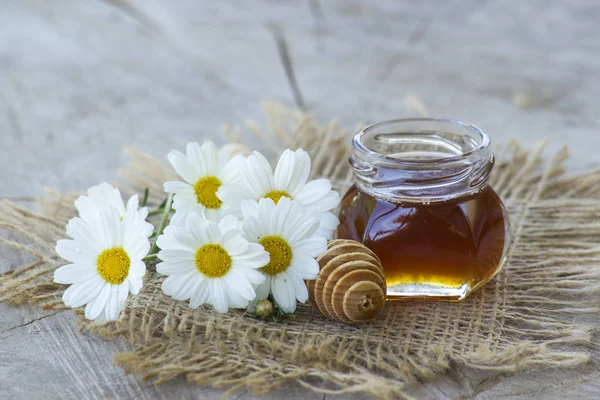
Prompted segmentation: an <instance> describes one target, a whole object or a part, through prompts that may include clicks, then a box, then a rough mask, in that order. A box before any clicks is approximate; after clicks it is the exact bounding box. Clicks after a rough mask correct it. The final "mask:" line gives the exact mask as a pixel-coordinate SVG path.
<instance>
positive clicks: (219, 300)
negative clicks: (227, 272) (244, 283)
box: [210, 279, 229, 313]
mask: <svg viewBox="0 0 600 400" xmlns="http://www.w3.org/2000/svg"><path fill="white" fill-rule="evenodd" d="M210 283H211V285H210V286H211V295H212V296H211V297H212V299H211V300H212V305H213V307H214V308H215V311H217V312H220V313H226V312H227V311H228V310H229V305H228V304H227V292H226V290H225V285H224V282H223V280H222V279H211V282H210Z"/></svg>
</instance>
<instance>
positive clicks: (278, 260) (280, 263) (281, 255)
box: [258, 236, 292, 275]
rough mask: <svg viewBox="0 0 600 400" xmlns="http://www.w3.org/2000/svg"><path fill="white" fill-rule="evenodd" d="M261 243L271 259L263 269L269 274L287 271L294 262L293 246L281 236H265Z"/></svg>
mask: <svg viewBox="0 0 600 400" xmlns="http://www.w3.org/2000/svg"><path fill="white" fill-rule="evenodd" d="M258 243H260V244H261V245H262V246H263V247H264V248H265V251H267V252H268V253H269V256H270V261H269V263H268V264H267V265H265V266H264V267H262V268H261V270H262V271H263V272H265V273H267V274H269V275H277V274H278V273H280V272H283V271H285V270H286V269H287V268H288V267H289V266H290V264H291V263H292V248H291V247H290V245H289V244H288V242H286V241H285V240H283V239H282V238H281V237H279V236H265V237H264V238H262V239H261V240H260V241H259V242H258Z"/></svg>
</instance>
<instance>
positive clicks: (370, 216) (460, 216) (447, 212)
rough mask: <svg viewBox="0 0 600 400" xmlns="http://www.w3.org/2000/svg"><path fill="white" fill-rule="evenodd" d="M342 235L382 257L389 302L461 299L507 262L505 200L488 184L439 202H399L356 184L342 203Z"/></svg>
mask: <svg viewBox="0 0 600 400" xmlns="http://www.w3.org/2000/svg"><path fill="white" fill-rule="evenodd" d="M340 222H341V223H340V226H339V228H338V237H339V238H344V239H353V240H357V241H359V242H362V243H364V244H365V245H366V246H367V247H369V248H370V249H371V250H373V251H374V252H375V253H376V254H377V255H378V256H379V258H380V259H381V262H382V265H383V268H384V272H385V278H386V283H387V286H388V293H387V294H388V298H392V299H393V298H404V297H413V298H414V297H416V298H442V299H447V300H461V299H462V298H464V297H465V296H466V295H467V294H469V293H470V292H471V291H473V290H475V289H477V288H478V287H480V286H481V285H483V284H484V283H485V282H487V281H488V280H490V279H491V278H492V277H493V276H494V275H495V274H496V273H497V272H498V271H499V269H500V267H501V266H502V263H503V261H504V259H503V258H504V254H505V247H506V243H505V241H506V240H507V237H508V236H507V232H506V216H505V211H504V207H503V205H502V202H501V201H500V199H499V198H498V195H497V194H496V193H495V192H494V190H493V189H492V188H490V187H489V186H486V187H484V188H483V189H482V190H480V191H479V192H478V193H476V194H472V195H469V196H467V197H462V198H457V199H454V200H449V201H443V202H439V203H431V204H423V203H415V202H407V203H396V202H391V201H384V200H381V199H378V198H375V197H373V196H371V195H369V194H367V193H365V192H363V191H361V190H359V189H357V187H356V186H353V187H352V188H351V189H350V190H349V191H348V193H347V194H346V195H345V197H344V198H343V200H342V204H341V212H340Z"/></svg>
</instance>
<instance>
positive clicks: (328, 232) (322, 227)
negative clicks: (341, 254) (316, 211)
mask: <svg viewBox="0 0 600 400" xmlns="http://www.w3.org/2000/svg"><path fill="white" fill-rule="evenodd" d="M318 219H319V228H318V229H317V230H316V231H315V233H314V236H321V237H324V238H325V239H327V240H330V239H331V238H333V232H335V230H336V229H337V227H338V226H339V224H340V220H339V219H338V218H337V217H336V216H335V214H333V213H331V212H324V213H321V214H320V215H319V217H318Z"/></svg>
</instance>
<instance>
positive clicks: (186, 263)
mask: <svg viewBox="0 0 600 400" xmlns="http://www.w3.org/2000/svg"><path fill="white" fill-rule="evenodd" d="M159 258H160V257H159ZM195 268H196V265H195V262H194V258H193V257H190V258H189V259H188V260H177V261H174V260H169V261H163V262H161V263H158V264H156V271H157V272H158V273H159V274H162V275H179V274H185V273H187V272H189V271H193V270H194V269H195Z"/></svg>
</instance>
